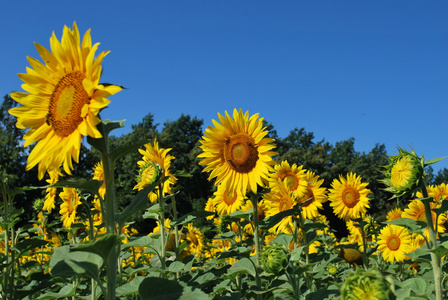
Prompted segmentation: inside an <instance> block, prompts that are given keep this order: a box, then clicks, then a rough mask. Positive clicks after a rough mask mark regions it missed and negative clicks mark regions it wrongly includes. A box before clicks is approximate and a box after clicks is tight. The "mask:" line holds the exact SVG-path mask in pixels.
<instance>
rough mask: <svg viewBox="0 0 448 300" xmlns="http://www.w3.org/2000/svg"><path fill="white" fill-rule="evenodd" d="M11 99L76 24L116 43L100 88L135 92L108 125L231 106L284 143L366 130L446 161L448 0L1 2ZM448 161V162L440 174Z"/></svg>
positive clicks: (360, 137) (0, 78)
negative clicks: (296, 137)
mask: <svg viewBox="0 0 448 300" xmlns="http://www.w3.org/2000/svg"><path fill="white" fill-rule="evenodd" d="M0 11H2V17H1V18H0V28H2V30H1V31H0V41H1V43H2V45H1V47H0V95H4V94H7V93H10V92H11V91H14V90H16V91H18V90H21V88H20V85H21V81H20V79H19V78H18V77H17V73H22V72H25V67H26V66H28V63H27V61H26V56H31V57H35V58H39V57H38V54H37V51H36V50H35V48H34V42H37V43H39V44H41V45H43V46H45V47H47V48H49V38H50V36H51V33H52V31H55V33H56V35H57V37H58V38H60V37H61V34H62V28H63V26H64V25H68V26H72V24H73V21H76V22H77V24H78V27H79V28H80V31H81V33H82V34H83V33H84V32H85V31H86V30H87V29H88V28H91V29H92V40H93V42H100V43H101V45H100V47H99V50H100V51H104V50H111V53H110V54H109V55H108V56H106V58H105V60H104V64H103V70H104V72H103V77H102V81H103V82H110V83H115V84H120V85H123V86H125V87H126V88H127V90H124V91H122V92H120V93H119V94H116V95H114V96H112V97H111V98H110V100H112V103H111V104H110V106H109V107H108V108H107V109H106V110H105V111H104V112H103V113H102V118H103V119H114V120H121V119H126V120H127V121H126V128H125V129H120V131H117V133H116V134H122V133H126V132H128V131H129V130H130V129H131V124H136V123H138V122H140V121H141V119H142V118H143V117H144V116H145V115H146V114H148V113H152V114H153V115H154V118H155V122H156V123H159V124H161V125H160V127H159V129H161V128H162V127H163V123H164V122H166V121H174V120H177V119H178V118H179V117H180V115H181V114H182V113H184V114H189V115H191V116H193V117H194V116H197V117H198V118H200V119H203V120H204V123H205V125H206V126H208V125H211V124H212V123H211V120H212V119H216V118H217V113H218V112H220V113H224V111H225V110H227V111H232V110H233V109H234V108H242V109H243V110H244V111H246V110H248V111H249V113H250V114H251V115H252V114H254V113H260V115H261V116H262V117H264V118H265V119H266V120H267V121H269V122H271V123H272V124H273V125H274V127H275V129H276V130H277V132H278V134H279V135H280V137H286V136H287V135H288V133H289V131H290V130H292V129H294V128H295V127H298V128H301V127H304V128H305V129H306V130H307V131H308V132H313V133H314V135H315V137H316V138H315V141H318V140H321V139H325V140H326V141H329V142H330V143H335V142H337V141H342V140H345V139H348V138H350V137H354V138H355V149H356V150H357V151H360V152H363V151H364V152H369V151H370V150H371V149H372V148H373V147H374V146H375V144H376V143H384V144H385V145H386V148H387V151H388V152H389V153H390V154H395V153H396V146H401V147H404V148H407V149H409V147H410V146H413V147H414V148H415V150H416V152H417V153H418V154H419V155H421V154H424V156H425V158H427V159H429V158H435V157H439V156H447V155H448V134H447V121H446V119H447V118H446V116H447V112H448V18H447V15H448V1H412V0H406V1H334V0H332V1H329V0H327V1H298V0H294V1H292V0H291V1H284V0H279V1H273V0H272V1H262V0H258V1H234V0H226V1H224V0H221V1H219V0H213V1H212V0H209V1H205V0H204V1H187V0H182V1H175V0H170V1H1V2H0ZM444 167H447V168H448V158H447V159H446V160H444V161H442V162H440V163H438V164H437V165H434V169H435V170H438V169H440V168H444Z"/></svg>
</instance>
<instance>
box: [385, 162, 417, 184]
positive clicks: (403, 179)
mask: <svg viewBox="0 0 448 300" xmlns="http://www.w3.org/2000/svg"><path fill="white" fill-rule="evenodd" d="M411 177H412V164H411V162H410V161H409V158H408V157H406V156H405V157H403V158H401V159H399V160H398V161H397V162H396V163H395V165H394V166H393V167H392V170H391V172H390V181H391V183H392V185H393V186H394V187H395V188H402V187H405V186H406V185H407V184H408V183H409V180H410V178H411Z"/></svg>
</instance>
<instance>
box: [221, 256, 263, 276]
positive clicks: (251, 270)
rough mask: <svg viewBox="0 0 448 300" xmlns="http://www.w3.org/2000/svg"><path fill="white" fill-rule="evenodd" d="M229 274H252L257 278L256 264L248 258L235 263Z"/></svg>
mask: <svg viewBox="0 0 448 300" xmlns="http://www.w3.org/2000/svg"><path fill="white" fill-rule="evenodd" d="M227 272H228V274H234V273H245V274H250V275H252V276H253V277H255V276H256V270H255V265H254V262H253V261H252V260H250V259H249V258H246V257H244V258H242V259H240V260H238V261H237V262H235V263H234V264H233V266H231V267H230V268H229V270H228V271H227Z"/></svg>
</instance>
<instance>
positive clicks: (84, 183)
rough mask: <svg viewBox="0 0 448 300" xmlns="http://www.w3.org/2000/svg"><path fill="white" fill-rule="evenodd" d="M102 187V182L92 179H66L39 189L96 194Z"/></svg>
mask: <svg viewBox="0 0 448 300" xmlns="http://www.w3.org/2000/svg"><path fill="white" fill-rule="evenodd" d="M102 185H103V182H102V181H98V180H93V179H89V180H87V179H84V178H79V179H68V180H60V181H58V182H56V183H55V184H52V185H47V186H43V187H41V188H45V189H46V188H50V187H52V188H58V187H59V188H63V187H66V188H75V189H78V190H81V191H84V192H89V193H91V194H95V195H96V194H98V189H99V188H100V187H101V186H102Z"/></svg>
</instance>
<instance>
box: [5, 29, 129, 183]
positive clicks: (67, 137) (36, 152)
mask: <svg viewBox="0 0 448 300" xmlns="http://www.w3.org/2000/svg"><path fill="white" fill-rule="evenodd" d="M35 45H36V49H37V51H38V52H39V54H40V56H41V58H42V60H43V63H41V62H40V61H38V60H36V59H34V58H31V57H28V62H29V64H30V66H31V68H27V73H25V74H19V77H20V78H21V79H22V80H23V81H24V84H23V85H22V88H23V89H24V90H25V91H27V92H17V93H11V97H12V98H13V99H14V100H15V101H17V102H19V103H20V104H22V105H23V106H19V107H15V108H11V109H10V110H9V113H10V114H11V115H13V116H15V117H17V127H18V128H21V129H26V128H29V130H28V132H27V133H26V134H25V135H24V139H25V144H24V146H25V147H26V146H29V145H30V144H32V143H34V142H38V143H37V144H36V146H35V147H34V148H33V150H32V151H31V153H30V155H29V156H28V165H27V167H26V170H30V169H31V168H33V167H34V166H36V165H39V166H38V174H39V179H42V178H43V176H44V174H45V172H46V171H47V170H54V169H56V168H58V167H59V166H60V165H61V164H62V166H63V168H64V171H65V172H66V173H68V174H71V170H72V169H73V161H72V160H74V161H75V162H78V159H79V151H80V149H81V138H82V137H84V136H91V137H93V138H101V133H100V132H99V131H98V130H97V128H96V125H97V124H98V123H99V122H100V121H101V120H100V118H99V116H98V113H99V112H100V110H101V109H103V108H105V107H106V106H107V105H108V104H109V103H110V101H109V100H108V99H106V97H108V96H110V95H113V94H115V93H117V92H119V91H120V90H121V87H119V86H115V85H101V84H99V80H100V76H101V63H102V61H103V58H104V57H105V56H106V54H107V53H108V51H103V52H101V53H100V54H99V55H98V56H97V57H96V58H95V52H96V50H97V48H98V45H99V44H98V43H97V44H95V45H93V46H92V39H91V37H90V30H88V31H87V32H86V33H85V35H84V38H83V40H82V42H81V39H80V36H79V31H78V27H77V26H76V23H73V30H72V29H70V28H68V27H67V26H64V30H63V34H62V39H61V42H59V40H58V39H57V38H56V35H55V34H54V32H53V35H52V37H51V38H50V47H51V51H49V50H47V49H46V48H44V47H43V46H41V45H39V44H37V43H36V44H35Z"/></svg>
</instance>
